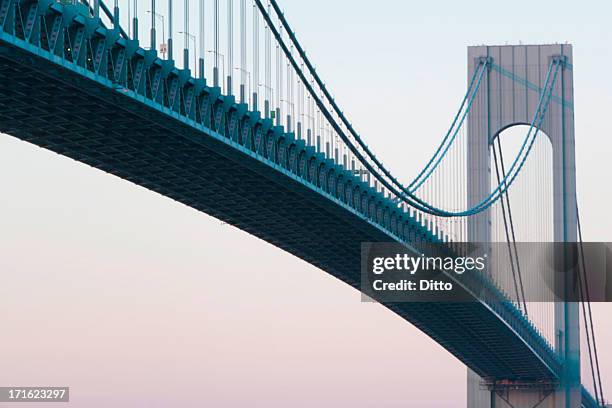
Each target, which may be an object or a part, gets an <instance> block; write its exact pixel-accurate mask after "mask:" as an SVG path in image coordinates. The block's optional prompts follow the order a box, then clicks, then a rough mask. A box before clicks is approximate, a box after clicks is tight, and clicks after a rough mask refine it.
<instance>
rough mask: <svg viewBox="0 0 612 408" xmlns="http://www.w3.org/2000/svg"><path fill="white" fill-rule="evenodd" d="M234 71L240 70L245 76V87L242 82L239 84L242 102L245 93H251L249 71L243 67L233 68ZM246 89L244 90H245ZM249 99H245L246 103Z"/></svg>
mask: <svg viewBox="0 0 612 408" xmlns="http://www.w3.org/2000/svg"><path fill="white" fill-rule="evenodd" d="M234 69H235V70H236V71H240V72H241V73H243V74H244V75H246V77H247V81H248V83H247V89H246V90H245V89H244V84H240V102H242V103H244V100H245V99H246V98H245V95H250V94H251V73H250V72H249V71H247V70H246V69H244V68H238V67H236V68H234ZM245 91H246V92H245ZM248 102H249V101H247V103H248Z"/></svg>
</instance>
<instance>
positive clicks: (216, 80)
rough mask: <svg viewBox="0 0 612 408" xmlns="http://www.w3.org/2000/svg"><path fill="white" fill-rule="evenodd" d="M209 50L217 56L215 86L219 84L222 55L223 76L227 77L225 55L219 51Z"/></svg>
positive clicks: (214, 75)
mask: <svg viewBox="0 0 612 408" xmlns="http://www.w3.org/2000/svg"><path fill="white" fill-rule="evenodd" d="M207 52H209V53H211V54H213V55H214V56H215V68H214V71H213V83H214V86H219V67H218V65H219V64H218V62H219V57H221V76H222V77H225V56H224V55H223V54H221V53H220V52H218V51H215V50H208V51H207Z"/></svg>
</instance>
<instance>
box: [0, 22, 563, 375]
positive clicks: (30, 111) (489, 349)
mask: <svg viewBox="0 0 612 408" xmlns="http://www.w3.org/2000/svg"><path fill="white" fill-rule="evenodd" d="M207 89H208V88H207ZM204 91H206V90H204ZM204 91H203V92H204ZM208 91H209V93H210V94H211V95H214V91H211V90H210V89H208ZM219 100H221V101H225V102H227V101H230V104H231V101H232V100H233V99H232V98H231V97H230V98H228V97H223V96H219ZM226 105H227V104H226ZM247 114H248V113H244V115H247ZM0 131H1V132H4V133H7V134H10V135H12V136H15V137H17V138H19V139H22V140H25V141H28V142H30V143H33V144H35V145H38V146H41V147H44V148H46V149H49V150H52V151H55V152H57V153H59V154H62V155H65V156H68V157H71V158H73V159H74V160H77V161H80V162H82V163H86V164H88V165H90V166H93V167H95V168H98V169H100V170H102V171H105V172H108V173H111V174H114V175H116V176H117V177H121V178H123V179H126V180H129V181H131V182H133V183H135V184H138V185H140V186H143V187H145V188H148V189H150V190H152V191H155V192H157V193H159V194H161V195H164V196H167V197H170V198H172V199H174V200H177V201H179V202H181V203H184V204H185V205H188V206H191V207H193V208H195V209H197V210H199V211H202V212H205V213H207V214H210V215H212V216H214V217H216V218H218V219H220V220H223V221H226V222H228V223H230V224H232V225H235V226H237V227H239V228H241V229H243V230H244V231H247V232H249V233H251V234H253V235H254V236H257V237H259V238H261V239H264V240H266V241H268V242H270V243H272V244H274V245H276V246H278V247H279V248H282V249H284V250H286V251H288V252H290V253H292V254H294V255H296V256H298V257H300V258H302V259H304V260H306V261H307V262H310V263H311V264H313V265H315V266H317V267H319V268H321V269H322V270H324V271H326V272H328V273H330V274H331V275H333V276H335V277H337V278H339V279H341V280H343V281H344V282H346V283H348V284H350V285H351V286H353V287H355V288H357V289H358V288H359V265H360V244H361V242H381V241H397V240H400V238H399V237H398V235H397V234H396V233H393V232H392V229H391V228H390V227H389V222H387V221H385V218H384V217H383V218H382V219H381V218H376V217H372V216H369V217H368V216H364V214H363V212H360V211H357V209H356V208H357V207H358V204H354V205H353V203H350V202H348V203H347V202H346V201H350V200H345V201H342V200H339V199H338V198H337V197H336V195H335V194H331V193H330V188H332V189H333V187H330V188H327V189H326V188H323V187H318V186H317V185H315V184H313V183H312V182H311V181H308V177H306V176H300V175H298V174H299V173H298V172H296V171H291V170H290V169H287V168H286V166H283V165H280V164H279V163H278V162H275V160H274V159H268V158H266V157H265V155H263V154H261V152H259V151H257V150H253V149H251V148H248V146H245V145H244V143H243V144H241V143H237V142H236V141H235V140H232V139H231V138H230V137H227V136H226V135H224V134H221V133H218V132H216V131H214V130H212V129H211V128H209V127H206V126H203V125H202V124H200V123H197V122H196V121H194V120H193V119H190V118H187V117H185V116H183V115H181V114H180V112H177V111H176V110H173V109H168V108H167V107H165V106H164V105H163V104H160V103H159V102H157V101H152V100H151V99H150V98H148V97H147V96H146V95H142V94H140V93H137V92H134V91H133V90H130V89H128V88H125V87H123V86H118V84H117V83H113V81H111V80H109V78H108V76H103V75H99V74H95V73H92V72H91V71H90V70H88V69H87V68H86V67H83V66H80V65H78V64H76V63H73V62H71V61H67V60H66V59H65V58H61V57H58V56H57V55H53V54H52V53H51V52H49V51H46V50H45V49H43V48H41V47H39V46H38V45H36V44H31V43H30V42H28V41H24V40H22V39H20V38H17V37H16V36H15V35H12V34H9V33H7V32H2V30H0ZM270 132H272V130H270ZM271 134H272V133H271ZM328 187H329V186H328ZM367 194H370V195H371V196H376V194H377V193H376V192H371V191H370V192H367ZM388 205H389V206H392V203H390V202H389V203H388ZM402 216H403V217H405V216H406V215H405V214H404V215H402ZM406 225H408V226H410V228H412V229H413V231H412V232H411V233H409V234H405V235H404V236H407V237H412V236H419V237H421V238H420V239H422V238H423V237H425V236H426V235H427V232H426V231H423V230H422V229H421V227H420V226H418V224H417V223H416V222H415V221H414V220H412V222H407V223H406ZM415 234H416V235H415ZM430 238H431V237H430ZM296 279H299V273H298V272H296ZM386 306H387V307H388V308H390V309H391V310H393V311H394V312H396V313H397V314H398V315H400V316H401V317H403V318H404V319H406V320H407V321H409V322H411V323H413V324H414V325H416V326H417V327H418V328H420V329H421V330H422V331H424V332H425V333H427V334H428V335H429V336H430V337H432V338H433V339H434V340H435V341H437V342H438V343H440V344H441V345H442V346H443V347H445V348H446V349H447V350H449V351H450V352H451V353H452V354H454V355H455V356H456V357H457V358H459V359H460V360H461V361H463V362H464V363H465V364H466V365H468V366H469V367H470V368H472V369H473V370H474V371H475V372H477V373H478V374H479V375H481V376H483V377H486V378H494V379H523V380H552V381H554V380H555V379H556V378H557V377H558V373H559V370H560V364H559V362H558V360H557V358H556V356H555V355H554V353H553V352H552V351H551V350H550V349H548V348H547V347H546V345H545V344H544V342H543V340H542V339H541V337H539V336H538V335H537V333H535V331H534V329H533V327H530V325H529V324H528V323H527V322H526V321H525V320H524V319H523V318H522V317H521V316H519V314H518V313H516V309H514V308H513V307H512V306H508V305H505V304H502V305H500V306H499V307H497V308H492V307H490V306H486V305H484V304H483V303H481V302H477V301H475V302H465V303H401V304H399V303H397V304H387V305H386ZM408 346H409V345H408Z"/></svg>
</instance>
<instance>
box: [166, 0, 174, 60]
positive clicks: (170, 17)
mask: <svg viewBox="0 0 612 408" xmlns="http://www.w3.org/2000/svg"><path fill="white" fill-rule="evenodd" d="M173 8H174V7H172V0H168V40H167V41H168V44H167V47H168V60H170V61H172V60H173V59H174V56H173V53H174V51H173V48H172V37H173V36H174V33H173V30H174V27H173V24H172V23H173V21H172V20H173V15H172V14H173V11H174V10H173Z"/></svg>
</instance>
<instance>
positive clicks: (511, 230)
mask: <svg viewBox="0 0 612 408" xmlns="http://www.w3.org/2000/svg"><path fill="white" fill-rule="evenodd" d="M496 139H497V148H498V149H499V159H500V163H501V171H502V177H504V178H506V165H505V164H504V153H503V150H502V145H501V137H500V136H499V135H498V136H497V138H496ZM493 152H495V146H493ZM496 165H497V163H496ZM505 195H506V208H507V209H508V221H509V225H510V232H511V235H512V237H511V238H512V245H513V249H514V257H515V260H516V270H517V276H518V279H519V285H520V289H521V295H522V297H523V310H524V311H525V316H529V315H528V313H527V302H526V300H525V289H524V286H523V277H522V273H521V263H520V260H519V254H518V247H517V245H516V234H515V231H514V220H513V218H512V208H511V207H510V193H509V191H508V190H506V193H505ZM503 199H504V197H502V198H501V200H502V208H503ZM505 218H506V217H505V215H504V223H505ZM506 232H507V231H506Z"/></svg>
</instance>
